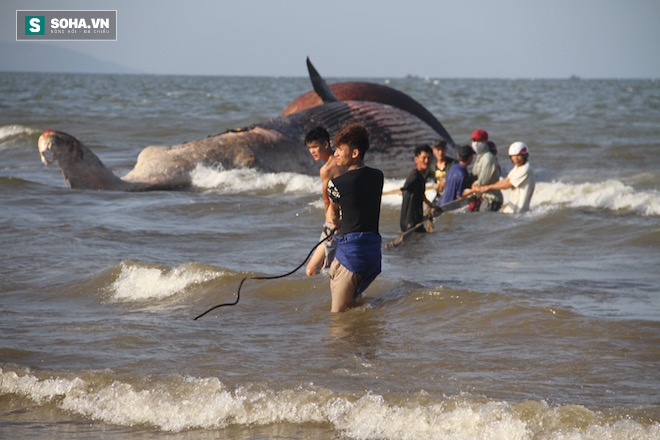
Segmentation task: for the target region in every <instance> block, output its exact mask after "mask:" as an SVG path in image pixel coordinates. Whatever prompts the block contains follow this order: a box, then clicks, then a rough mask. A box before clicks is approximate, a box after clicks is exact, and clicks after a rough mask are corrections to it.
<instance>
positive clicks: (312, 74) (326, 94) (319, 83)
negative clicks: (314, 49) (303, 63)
mask: <svg viewBox="0 0 660 440" xmlns="http://www.w3.org/2000/svg"><path fill="white" fill-rule="evenodd" d="M307 71H308V72H309V79H310V80H311V81H312V86H313V87H314V91H315V92H316V94H317V95H319V97H320V98H321V100H322V101H323V102H324V103H328V102H338V101H339V98H337V96H336V95H335V94H334V92H333V91H332V89H331V88H330V87H329V86H328V85H327V84H326V83H325V80H324V79H323V78H322V77H321V75H320V74H319V72H318V71H317V70H316V68H315V67H314V65H313V64H312V62H311V61H310V60H309V57H307Z"/></svg>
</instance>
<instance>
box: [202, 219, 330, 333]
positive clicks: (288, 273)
mask: <svg viewBox="0 0 660 440" xmlns="http://www.w3.org/2000/svg"><path fill="white" fill-rule="evenodd" d="M334 233H335V230H334V229H332V230H330V232H328V235H326V236H325V237H324V238H323V240H321V241H319V242H318V243H317V244H316V245H315V246H314V247H313V248H312V250H311V251H309V254H307V256H306V257H305V259H304V260H303V262H302V263H300V265H298V267H296V268H295V269H293V270H292V271H290V272H287V273H285V274H283V275H275V276H257V277H245V278H243V279H242V280H241V282H240V284H239V285H238V290H237V291H236V301H234V302H229V303H223V304H218V305H217V306H213V307H211V308H210V309H208V310H207V311H206V312H204V313H202V314H200V315H197V316H196V317H195V318H194V319H193V320H194V321H197V320H198V319H199V318H201V317H202V316H204V315H206V314H207V313H209V312H210V311H212V310H215V309H218V308H220V307H225V306H235V305H236V304H238V301H239V300H240V299H241V287H243V283H244V282H246V281H247V280H276V279H278V278H284V277H288V276H289V275H291V274H293V273H295V272H297V271H298V269H300V268H301V267H303V265H304V264H305V263H306V262H307V260H309V257H311V256H312V254H313V253H314V251H315V250H316V248H317V247H319V246H320V245H322V244H323V242H324V241H326V240H327V239H328V238H330V237H332V235H333V234H334Z"/></svg>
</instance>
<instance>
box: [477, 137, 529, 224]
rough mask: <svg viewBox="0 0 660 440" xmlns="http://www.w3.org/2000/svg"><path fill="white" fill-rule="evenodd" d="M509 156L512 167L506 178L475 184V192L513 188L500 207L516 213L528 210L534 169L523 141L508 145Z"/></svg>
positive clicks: (503, 210)
mask: <svg viewBox="0 0 660 440" xmlns="http://www.w3.org/2000/svg"><path fill="white" fill-rule="evenodd" d="M509 157H510V158H511V162H513V165H514V167H513V169H512V170H511V171H510V172H509V174H508V175H507V176H506V178H504V179H502V180H500V181H498V182H495V183H491V184H489V185H483V186H476V187H474V188H473V190H474V191H475V192H487V191H493V190H502V189H513V192H512V193H511V197H510V198H509V201H508V202H507V203H506V204H505V205H504V206H503V207H502V209H501V211H502V212H505V213H518V212H526V211H529V203H530V201H531V200H532V195H533V194H534V187H535V186H536V180H535V178H534V170H533V169H532V167H531V166H530V165H529V148H527V145H525V143H524V142H514V143H512V144H511V146H510V147H509Z"/></svg>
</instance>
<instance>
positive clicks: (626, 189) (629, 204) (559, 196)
mask: <svg viewBox="0 0 660 440" xmlns="http://www.w3.org/2000/svg"><path fill="white" fill-rule="evenodd" d="M505 193H506V191H505ZM539 207H546V208H547V207H551V208H552V207H569V208H596V209H607V210H611V211H618V212H631V213H635V214H641V215H645V216H655V215H660V193H658V191H655V190H653V191H638V190H636V189H635V188H633V187H632V186H629V185H626V184H624V183H622V182H620V181H618V180H606V181H604V182H598V183H564V182H549V183H544V182H539V183H537V184H536V189H535V191H534V196H533V197H532V203H531V209H532V210H534V209H535V208H539Z"/></svg>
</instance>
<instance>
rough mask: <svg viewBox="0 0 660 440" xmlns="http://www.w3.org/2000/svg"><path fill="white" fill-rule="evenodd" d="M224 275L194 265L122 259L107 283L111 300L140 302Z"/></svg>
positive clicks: (166, 295) (175, 292) (167, 295)
mask: <svg viewBox="0 0 660 440" xmlns="http://www.w3.org/2000/svg"><path fill="white" fill-rule="evenodd" d="M223 275H224V272H222V271H215V270H212V269H202V268H200V267H198V266H194V265H182V266H179V267H175V268H172V269H170V268H158V267H147V266H144V265H140V264H135V263H126V262H122V263H121V265H120V273H119V276H118V277H117V279H116V280H115V281H114V282H113V283H112V285H111V286H110V290H111V292H112V296H113V299H116V300H122V301H144V300H149V299H162V298H167V297H170V296H173V295H176V294H177V293H180V292H183V291H184V290H185V289H187V288H188V287H190V286H192V285H196V284H201V283H205V282H208V281H211V280H213V279H216V278H218V277H221V276H223Z"/></svg>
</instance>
